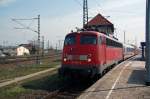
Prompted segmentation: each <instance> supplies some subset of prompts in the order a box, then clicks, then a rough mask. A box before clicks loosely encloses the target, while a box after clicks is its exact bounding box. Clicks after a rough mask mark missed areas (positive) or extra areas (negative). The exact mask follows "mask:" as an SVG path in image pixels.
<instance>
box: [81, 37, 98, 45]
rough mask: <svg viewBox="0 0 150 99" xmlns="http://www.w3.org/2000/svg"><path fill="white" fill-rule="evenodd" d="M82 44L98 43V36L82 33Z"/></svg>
mask: <svg viewBox="0 0 150 99" xmlns="http://www.w3.org/2000/svg"><path fill="white" fill-rule="evenodd" d="M80 43H81V44H97V37H96V36H95V35H81V38H80Z"/></svg>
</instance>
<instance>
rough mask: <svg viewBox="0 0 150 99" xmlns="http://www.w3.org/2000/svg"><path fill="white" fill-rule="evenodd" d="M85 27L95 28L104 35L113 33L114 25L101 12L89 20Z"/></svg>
mask: <svg viewBox="0 0 150 99" xmlns="http://www.w3.org/2000/svg"><path fill="white" fill-rule="evenodd" d="M85 28H88V29H92V30H96V31H98V32H101V33H104V34H106V35H113V34H114V25H113V24H112V23H111V22H110V21H109V20H107V19H106V18H105V17H104V16H102V15H101V14H98V15H97V16H95V17H94V18H93V19H92V20H90V21H89V22H88V24H87V25H86V26H85Z"/></svg>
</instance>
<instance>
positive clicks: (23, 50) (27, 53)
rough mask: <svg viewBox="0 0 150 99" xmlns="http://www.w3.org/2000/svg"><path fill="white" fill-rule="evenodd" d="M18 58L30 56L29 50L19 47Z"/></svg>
mask: <svg viewBox="0 0 150 99" xmlns="http://www.w3.org/2000/svg"><path fill="white" fill-rule="evenodd" d="M16 50H17V56H23V55H30V51H29V49H27V48H25V47H24V46H19V47H18V48H17V49H16Z"/></svg>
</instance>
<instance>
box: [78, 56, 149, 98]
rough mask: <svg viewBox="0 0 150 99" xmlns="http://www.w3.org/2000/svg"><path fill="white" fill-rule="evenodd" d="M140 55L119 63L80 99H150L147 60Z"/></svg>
mask: <svg viewBox="0 0 150 99" xmlns="http://www.w3.org/2000/svg"><path fill="white" fill-rule="evenodd" d="M140 57H141V56H136V57H134V58H133V59H131V60H127V61H125V62H123V63H121V64H119V65H117V66H116V67H115V68H113V69H112V70H111V71H110V72H108V73H107V74H105V75H104V76H103V77H102V78H101V79H100V80H99V81H97V82H96V83H95V84H94V85H93V86H91V87H90V88H89V89H87V90H86V91H85V92H83V93H82V94H81V95H80V96H79V97H78V99H150V87H148V86H146V85H145V78H146V70H145V61H140Z"/></svg>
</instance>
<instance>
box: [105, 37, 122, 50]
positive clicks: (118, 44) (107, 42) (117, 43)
mask: <svg viewBox="0 0 150 99" xmlns="http://www.w3.org/2000/svg"><path fill="white" fill-rule="evenodd" d="M106 45H107V46H111V47H119V48H122V46H123V45H122V44H121V43H119V42H116V41H113V40H111V39H109V38H107V39H106Z"/></svg>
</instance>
